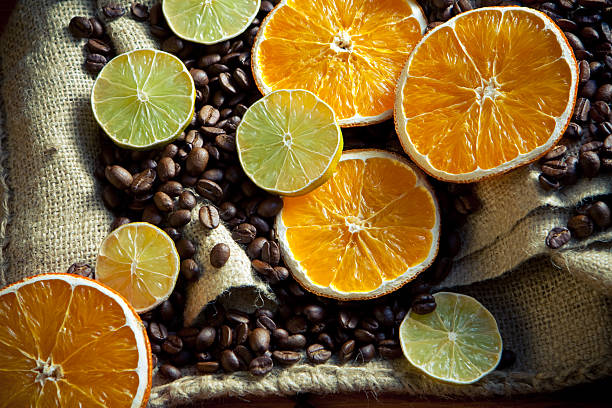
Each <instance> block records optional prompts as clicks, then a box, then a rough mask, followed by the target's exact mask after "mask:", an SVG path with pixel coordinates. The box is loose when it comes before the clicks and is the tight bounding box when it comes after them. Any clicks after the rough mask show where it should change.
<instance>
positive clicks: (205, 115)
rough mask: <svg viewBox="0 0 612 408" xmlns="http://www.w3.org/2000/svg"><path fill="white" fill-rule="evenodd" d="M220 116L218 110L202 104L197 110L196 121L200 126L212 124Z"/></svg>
mask: <svg viewBox="0 0 612 408" xmlns="http://www.w3.org/2000/svg"><path fill="white" fill-rule="evenodd" d="M219 118H220V113H219V110H218V109H216V108H215V107H214V106H211V105H204V106H202V108H201V109H200V111H199V112H198V122H199V123H200V124H201V125H202V126H214V125H215V124H216V123H217V122H218V121H219Z"/></svg>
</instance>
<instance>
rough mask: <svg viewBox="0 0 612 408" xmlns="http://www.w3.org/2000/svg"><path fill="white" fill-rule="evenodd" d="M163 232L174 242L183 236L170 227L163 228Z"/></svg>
mask: <svg viewBox="0 0 612 408" xmlns="http://www.w3.org/2000/svg"><path fill="white" fill-rule="evenodd" d="M164 232H165V233H166V234H168V236H169V237H170V238H171V239H172V240H173V241H175V242H176V241H178V240H179V239H181V238H182V236H183V234H182V233H181V232H180V231H179V230H177V229H176V228H172V227H166V228H164Z"/></svg>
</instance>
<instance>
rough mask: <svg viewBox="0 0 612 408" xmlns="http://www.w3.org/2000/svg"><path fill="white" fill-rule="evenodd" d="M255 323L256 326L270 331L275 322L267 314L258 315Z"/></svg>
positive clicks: (274, 327) (273, 328)
mask: <svg viewBox="0 0 612 408" xmlns="http://www.w3.org/2000/svg"><path fill="white" fill-rule="evenodd" d="M255 324H256V325H257V327H262V328H264V329H268V330H270V331H273V330H275V329H276V323H274V320H272V318H271V317H269V316H259V317H258V318H257V321H256V322H255Z"/></svg>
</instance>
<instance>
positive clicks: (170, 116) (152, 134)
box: [91, 49, 195, 149]
mask: <svg viewBox="0 0 612 408" xmlns="http://www.w3.org/2000/svg"><path fill="white" fill-rule="evenodd" d="M91 104H92V109H93V113H94V116H95V118H96V120H97V121H98V123H99V124H100V126H101V127H102V129H104V131H105V132H106V133H107V134H108V136H109V137H110V138H111V139H112V140H113V141H114V142H115V143H116V144H118V145H119V146H122V147H126V148H129V149H147V148H151V147H154V146H157V145H160V144H164V143H167V142H170V141H172V140H173V139H175V138H176V137H177V136H178V135H179V134H180V133H181V132H182V131H183V130H184V129H185V128H186V127H187V125H188V124H189V123H190V122H191V119H192V117H193V109H194V104H195V87H194V84H193V79H192V78H191V75H190V74H189V72H188V71H187V68H186V67H185V65H184V64H183V63H182V62H181V60H180V59H178V58H177V57H175V56H173V55H171V54H168V53H166V52H163V51H158V50H151V49H143V50H135V51H130V52H128V53H125V54H121V55H119V56H117V57H116V58H114V59H112V60H111V61H110V62H109V63H108V64H107V65H106V66H105V67H104V69H103V70H102V71H101V72H100V74H99V75H98V78H97V79H96V82H95V84H94V87H93V91H92V95H91Z"/></svg>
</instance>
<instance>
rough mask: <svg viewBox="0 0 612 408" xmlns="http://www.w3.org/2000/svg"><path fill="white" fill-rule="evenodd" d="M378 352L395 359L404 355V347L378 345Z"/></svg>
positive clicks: (388, 358) (384, 356) (386, 357)
mask: <svg viewBox="0 0 612 408" xmlns="http://www.w3.org/2000/svg"><path fill="white" fill-rule="evenodd" d="M378 353H379V354H380V356H381V357H382V358H385V359H387V360H393V359H396V358H399V357H402V356H403V353H402V349H401V348H400V347H399V345H397V346H392V347H391V346H378Z"/></svg>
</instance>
